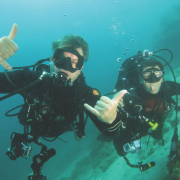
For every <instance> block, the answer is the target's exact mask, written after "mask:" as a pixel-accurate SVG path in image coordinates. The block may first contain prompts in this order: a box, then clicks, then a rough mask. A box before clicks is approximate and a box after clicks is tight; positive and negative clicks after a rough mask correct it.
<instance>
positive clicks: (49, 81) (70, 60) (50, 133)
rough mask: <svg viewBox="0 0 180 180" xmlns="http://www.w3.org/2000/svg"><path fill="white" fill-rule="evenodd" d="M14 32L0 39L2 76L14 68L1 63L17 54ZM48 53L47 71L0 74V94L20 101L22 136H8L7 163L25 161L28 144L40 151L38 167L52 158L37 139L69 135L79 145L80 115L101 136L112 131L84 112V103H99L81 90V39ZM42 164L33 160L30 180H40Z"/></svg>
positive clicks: (93, 93)
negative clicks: (31, 179) (20, 96)
mask: <svg viewBox="0 0 180 180" xmlns="http://www.w3.org/2000/svg"><path fill="white" fill-rule="evenodd" d="M17 29H18V28H17V25H16V24H14V25H13V28H12V30H11V32H10V34H9V36H8V37H3V38H1V39H0V64H1V65H2V66H3V67H5V68H6V69H7V70H12V69H13V68H12V67H11V66H10V65H9V64H7V62H6V61H5V60H7V59H8V58H9V56H12V55H14V53H15V52H16V51H17V49H18V46H17V44H15V42H14V38H15V36H16V34H17ZM53 49H54V50H55V52H54V54H53V56H52V57H51V59H50V60H49V58H48V59H46V60H49V61H50V66H48V65H45V64H40V65H39V63H37V64H36V65H35V66H33V67H34V68H35V67H36V66H37V67H36V70H33V71H32V70H30V69H29V68H28V67H24V68H23V70H15V71H10V72H6V73H0V93H13V92H14V91H17V92H16V93H19V94H20V95H22V96H23V98H24V101H25V104H24V105H23V107H22V109H21V111H20V113H19V114H18V117H19V121H20V123H21V124H22V125H24V127H25V128H24V134H18V133H12V135H11V140H12V141H11V148H10V149H9V150H8V151H7V153H6V154H7V155H8V156H9V157H10V159H12V160H15V159H16V158H18V157H19V156H22V157H25V158H27V157H29V154H30V151H31V148H30V147H29V146H28V145H29V143H31V142H35V143H36V144H38V145H40V146H42V150H41V153H40V154H39V155H38V158H39V157H41V156H42V155H43V157H44V158H42V159H43V160H42V162H43V163H44V162H46V161H47V160H48V159H49V158H50V157H51V156H53V155H55V150H52V149H50V150H47V148H46V146H45V145H43V144H42V143H40V142H39V141H38V138H39V137H43V138H44V139H45V140H49V139H47V138H53V139H51V140H55V139H56V138H58V136H60V135H61V134H63V133H65V132H67V131H73V132H74V136H75V139H76V140H78V141H79V140H81V139H82V137H84V136H85V133H84V128H85V124H86V120H87V119H86V120H84V112H85V113H86V114H87V115H88V116H89V117H90V118H91V120H92V121H93V122H94V124H95V125H96V126H97V127H98V129H99V130H100V131H101V132H103V133H105V134H108V133H109V131H108V130H106V129H107V127H110V126H111V125H107V124H106V123H103V122H101V121H99V120H98V118H97V117H96V116H94V115H93V114H91V113H90V112H88V111H86V110H85V108H84V106H83V105H84V103H88V104H90V105H91V106H94V105H95V104H96V101H97V100H98V99H99V98H100V93H99V91H98V90H97V89H93V88H91V87H89V86H87V85H86V83H85V78H84V76H83V74H82V72H81V70H82V68H83V66H84V61H87V59H88V55H89V47H88V44H87V43H86V41H85V40H84V39H83V38H82V37H81V36H78V35H66V36H64V37H63V38H62V39H61V40H60V41H56V42H54V43H53ZM42 61H44V60H41V62H42ZM14 69H18V68H14ZM1 100H2V99H1ZM43 163H42V164H41V163H40V165H39V162H37V161H36V157H34V158H33V164H32V166H31V167H32V169H33V171H34V176H33V177H34V178H38V176H40V169H41V168H42V165H43Z"/></svg>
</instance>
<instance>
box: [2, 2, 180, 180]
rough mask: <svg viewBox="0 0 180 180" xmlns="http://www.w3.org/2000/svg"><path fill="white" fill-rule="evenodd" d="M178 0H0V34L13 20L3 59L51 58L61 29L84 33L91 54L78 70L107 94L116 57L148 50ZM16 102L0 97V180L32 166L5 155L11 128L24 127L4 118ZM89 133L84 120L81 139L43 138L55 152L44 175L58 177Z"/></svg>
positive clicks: (26, 62)
mask: <svg viewBox="0 0 180 180" xmlns="http://www.w3.org/2000/svg"><path fill="white" fill-rule="evenodd" d="M179 4H180V3H179V0H158V1H157V0H117V1H116V0H51V1H50V0H6V1H3V0H1V1H0V9H1V10H0V17H1V21H0V22H1V27H0V37H3V36H8V34H9V32H10V30H11V27H12V25H13V23H17V24H18V34H17V36H16V38H15V42H16V43H17V44H18V46H19V50H18V51H17V52H16V53H15V55H14V56H13V57H11V58H10V59H9V60H8V63H10V64H11V65H12V66H24V65H31V64H33V63H35V62H36V61H37V60H40V59H43V58H47V57H50V56H51V55H52V50H51V43H52V41H54V40H57V39H61V38H62V37H63V36H64V35H65V34H67V33H73V34H78V35H81V36H83V37H84V38H85V40H86V41H87V42H88V44H89V47H90V57H89V60H88V62H87V63H85V65H84V69H83V73H84V75H85V77H86V82H87V84H88V85H90V86H92V87H95V88H98V89H99V90H100V91H101V93H102V94H106V93H108V92H112V91H113V89H114V86H115V83H116V80H117V76H118V68H119V67H120V64H121V62H120V63H117V62H116V59H117V58H122V62H123V60H125V59H126V58H127V57H130V56H132V55H134V54H136V53H137V51H138V50H144V49H149V50H150V51H153V50H154V49H153V48H152V47H153V44H152V42H153V37H154V35H155V34H156V33H157V32H158V31H160V30H161V28H162V24H161V22H162V21H161V20H162V18H163V16H165V15H166V14H167V13H168V12H169V11H172V10H173V7H174V6H177V5H179ZM126 48H128V50H126ZM123 52H125V53H126V55H124V54H123ZM0 70H1V71H3V68H2V67H0ZM21 103H23V100H22V98H21V97H20V96H19V95H16V96H14V97H12V98H9V99H7V100H4V101H2V102H1V109H0V112H1V113H0V144H1V148H0V157H1V162H0V167H1V168H0V179H5V180H10V179H18V180H24V179H26V177H27V174H28V173H30V172H31V171H32V170H31V168H30V165H31V163H32V159H31V158H30V159H27V160H25V159H22V158H19V159H17V160H16V161H14V162H13V161H10V160H9V159H8V157H7V156H6V155H5V152H6V148H7V147H9V146H10V138H9V137H10V134H11V132H13V131H16V132H22V131H23V130H22V126H20V125H19V124H18V120H17V118H16V117H14V118H6V117H5V116H4V112H6V111H7V110H9V109H10V108H13V107H14V106H16V105H19V104H21ZM94 132H97V129H96V128H95V127H94V125H93V124H92V123H91V122H88V124H87V127H86V135H87V137H86V138H85V139H83V141H82V142H75V140H74V137H73V134H72V133H67V134H65V135H63V136H62V138H64V139H65V140H66V141H68V144H64V143H63V142H61V141H55V142H53V143H46V144H47V145H48V147H49V148H50V147H52V148H56V150H57V155H56V157H54V158H52V159H50V160H49V161H48V162H47V163H46V164H45V165H44V168H43V169H45V171H43V173H44V175H47V177H48V179H49V180H54V179H56V178H58V177H59V176H60V175H61V174H62V173H63V172H64V171H65V170H66V168H67V167H68V166H69V165H70V164H71V161H72V162H73V161H74V160H75V159H76V158H77V157H78V156H80V154H81V152H83V150H84V148H85V147H87V145H88V142H90V141H91V140H92V138H94V139H95V138H96V137H94V136H93V134H94ZM33 148H34V149H33V153H32V155H31V157H33V156H34V155H35V154H37V153H39V151H40V148H39V147H37V146H35V145H33ZM70 174H71V172H70ZM70 174H69V176H70ZM117 179H119V178H117Z"/></svg>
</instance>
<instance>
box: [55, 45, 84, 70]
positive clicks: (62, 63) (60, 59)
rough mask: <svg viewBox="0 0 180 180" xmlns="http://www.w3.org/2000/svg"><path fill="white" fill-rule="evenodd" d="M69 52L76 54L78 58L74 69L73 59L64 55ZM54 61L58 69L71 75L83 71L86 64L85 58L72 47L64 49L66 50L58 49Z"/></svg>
mask: <svg viewBox="0 0 180 180" xmlns="http://www.w3.org/2000/svg"><path fill="white" fill-rule="evenodd" d="M65 52H69V53H71V54H74V55H76V56H77V57H78V60H77V63H76V67H75V68H73V66H72V59H71V58H70V57H65V55H64V53H65ZM53 61H54V64H55V66H56V67H57V68H60V69H64V70H66V71H69V72H71V73H74V72H76V71H77V70H81V69H82V66H83V63H84V57H83V56H81V55H80V54H79V53H78V52H77V51H76V50H74V49H73V48H70V47H64V48H58V49H57V50H56V51H55V53H54V55H53Z"/></svg>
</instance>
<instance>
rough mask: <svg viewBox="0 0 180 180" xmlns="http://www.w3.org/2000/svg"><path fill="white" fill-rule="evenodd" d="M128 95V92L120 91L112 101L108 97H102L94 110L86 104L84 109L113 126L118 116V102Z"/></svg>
mask: <svg viewBox="0 0 180 180" xmlns="http://www.w3.org/2000/svg"><path fill="white" fill-rule="evenodd" d="M126 93H127V91H126V90H122V91H119V92H118V93H117V94H116V95H115V96H114V98H113V99H112V100H111V99H109V98H108V97H106V96H102V97H101V98H100V100H99V101H97V103H96V105H95V106H94V108H93V107H91V106H89V105H88V104H84V107H85V108H86V109H87V110H88V111H90V112H91V113H92V114H94V115H95V116H96V117H97V118H98V119H99V120H101V121H102V122H105V123H107V124H111V123H112V122H113V121H114V120H115V119H116V116H117V106H118V102H119V100H121V98H122V97H123V96H124V94H126Z"/></svg>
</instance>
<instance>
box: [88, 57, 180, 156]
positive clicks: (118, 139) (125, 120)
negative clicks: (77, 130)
mask: <svg viewBox="0 0 180 180" xmlns="http://www.w3.org/2000/svg"><path fill="white" fill-rule="evenodd" d="M131 59H132V58H131ZM138 68H139V69H138V71H139V74H136V76H138V77H139V80H140V83H139V85H138V87H137V88H136V89H135V90H133V91H132V92H130V91H129V90H128V92H129V93H127V90H122V91H120V90H121V89H122V87H121V86H117V91H120V92H119V93H117V95H116V96H115V97H114V98H113V99H112V100H111V99H109V98H108V97H101V99H100V100H99V101H97V104H96V106H95V107H94V108H92V107H91V106H88V105H85V107H86V109H88V110H89V111H90V112H92V113H93V114H95V115H96V116H97V117H98V118H99V119H100V120H101V121H105V122H109V123H111V124H114V128H113V129H112V128H111V130H112V131H116V132H117V133H116V135H115V137H114V140H113V143H114V146H115V148H116V150H117V153H118V154H119V156H124V155H125V154H126V153H128V152H131V153H134V152H137V151H138V150H139V149H140V148H141V142H140V138H141V137H143V136H146V135H150V136H152V137H153V138H154V139H157V140H160V139H162V138H163V134H162V128H163V123H164V120H165V116H166V113H167V112H168V111H170V110H171V105H176V103H175V101H174V100H173V99H172V96H173V95H176V85H177V93H178V94H180V84H179V83H175V82H172V81H165V82H164V81H163V75H164V71H163V70H164V66H163V64H162V63H161V62H159V61H158V60H157V59H155V58H150V59H143V60H142V62H141V63H140V64H139V67H138ZM124 72H125V73H127V72H126V69H125V70H124ZM132 78H133V77H132ZM130 86H131V85H130Z"/></svg>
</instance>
